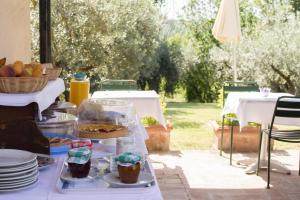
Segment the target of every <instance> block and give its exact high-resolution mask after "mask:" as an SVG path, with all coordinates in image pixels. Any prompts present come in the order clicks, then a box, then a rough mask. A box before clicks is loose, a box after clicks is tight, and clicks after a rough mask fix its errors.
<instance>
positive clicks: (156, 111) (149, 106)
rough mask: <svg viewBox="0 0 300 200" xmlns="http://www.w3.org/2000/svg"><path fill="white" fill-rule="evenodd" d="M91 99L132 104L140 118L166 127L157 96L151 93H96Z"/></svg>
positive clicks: (153, 92)
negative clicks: (113, 100) (150, 118)
mask: <svg viewBox="0 0 300 200" xmlns="http://www.w3.org/2000/svg"><path fill="white" fill-rule="evenodd" d="M92 98H97V99H119V100H126V101H128V102H130V103H133V106H134V107H135V109H136V112H137V115H138V117H140V118H143V117H146V116H151V117H154V118H155V119H157V120H158V121H159V123H160V124H162V125H163V126H165V127H166V121H165V118H164V115H163V113H162V110H161V106H160V99H159V95H158V94H157V93H156V92H155V91H153V90H151V91H96V92H94V94H93V95H92Z"/></svg>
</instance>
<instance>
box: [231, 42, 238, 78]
mask: <svg viewBox="0 0 300 200" xmlns="http://www.w3.org/2000/svg"><path fill="white" fill-rule="evenodd" d="M231 44H232V45H233V79H234V81H237V70H236V45H234V44H233V43H231Z"/></svg>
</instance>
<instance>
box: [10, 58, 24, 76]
mask: <svg viewBox="0 0 300 200" xmlns="http://www.w3.org/2000/svg"><path fill="white" fill-rule="evenodd" d="M12 67H13V68H14V70H15V72H16V76H21V74H22V73H23V70H24V63H23V62H22V61H19V60H18V61H16V62H15V63H14V64H13V65H12Z"/></svg>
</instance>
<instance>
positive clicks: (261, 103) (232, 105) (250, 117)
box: [222, 92, 300, 173]
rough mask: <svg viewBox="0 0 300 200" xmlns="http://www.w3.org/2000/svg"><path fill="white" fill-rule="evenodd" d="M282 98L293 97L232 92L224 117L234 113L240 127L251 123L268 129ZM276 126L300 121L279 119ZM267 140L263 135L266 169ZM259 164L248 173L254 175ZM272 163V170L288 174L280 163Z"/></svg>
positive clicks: (286, 94) (263, 161)
mask: <svg viewBox="0 0 300 200" xmlns="http://www.w3.org/2000/svg"><path fill="white" fill-rule="evenodd" d="M281 96H291V94H288V93H270V94H269V96H268V97H263V96H262V94H261V93H259V92H231V93H229V94H228V97H227V99H226V102H225V105H224V108H223V112H222V115H226V114H229V113H234V114H236V116H237V119H238V120H239V124H240V127H243V126H246V125H247V124H248V123H249V122H256V123H259V124H261V125H262V129H266V128H268V125H269V124H271V121H272V116H273V113H274V108H275V105H276V101H277V99H278V98H279V97H281ZM275 124H285V125H290V124H300V121H299V119H295V120H290V119H289V120H286V119H285V118H278V120H276V121H275ZM267 138H268V136H267V135H266V134H264V135H263V142H262V147H261V148H262V150H261V152H262V153H261V167H264V168H265V167H266V164H267V163H266V161H267V158H266V156H267ZM256 164H257V163H256V162H255V163H253V164H252V165H250V166H249V167H248V169H247V170H246V173H254V172H255V171H256V166H257V165H256ZM276 164H277V166H276ZM276 164H275V163H274V162H272V168H273V167H276V168H277V170H279V171H280V172H284V173H288V172H289V171H288V170H287V168H285V167H283V166H282V165H280V164H279V163H276Z"/></svg>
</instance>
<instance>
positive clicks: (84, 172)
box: [68, 147, 92, 178]
mask: <svg viewBox="0 0 300 200" xmlns="http://www.w3.org/2000/svg"><path fill="white" fill-rule="evenodd" d="M91 155H92V152H91V150H90V149H88V148H87V147H80V148H75V149H71V150H70V151H69V153H68V156H69V158H68V166H69V169H70V173H71V176H72V177H73V178H85V177H87V176H88V174H89V172H90V168H91Z"/></svg>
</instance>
